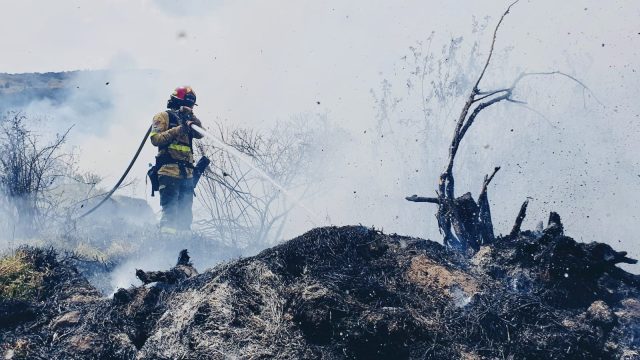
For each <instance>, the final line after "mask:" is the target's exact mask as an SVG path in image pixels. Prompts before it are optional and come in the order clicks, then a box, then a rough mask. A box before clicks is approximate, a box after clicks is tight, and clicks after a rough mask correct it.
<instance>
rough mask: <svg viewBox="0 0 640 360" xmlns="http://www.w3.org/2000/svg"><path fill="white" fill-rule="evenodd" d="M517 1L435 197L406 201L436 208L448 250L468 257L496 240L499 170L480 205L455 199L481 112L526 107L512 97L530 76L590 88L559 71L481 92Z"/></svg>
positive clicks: (467, 107) (473, 94)
mask: <svg viewBox="0 0 640 360" xmlns="http://www.w3.org/2000/svg"><path fill="white" fill-rule="evenodd" d="M518 1H519V0H516V1H514V2H513V3H511V4H510V5H509V6H508V7H507V9H506V11H505V12H504V13H503V14H502V16H501V17H500V20H499V21H498V23H497V25H496V27H495V29H494V31H493V37H492V41H491V47H490V49H489V53H488V55H487V59H486V61H485V63H484V66H483V68H482V70H481V72H480V75H479V76H478V78H477V80H476V81H475V83H474V84H473V87H472V88H471V91H470V93H469V95H468V97H467V100H466V102H465V104H464V106H463V108H462V111H461V112H460V115H459V117H458V119H457V121H456V127H455V130H454V133H453V138H452V140H451V144H450V145H449V157H448V162H447V166H446V168H445V170H444V171H443V172H442V174H441V175H440V180H439V184H438V189H437V191H436V197H421V196H417V195H413V196H409V197H406V200H408V201H413V202H428V203H432V204H437V205H438V211H437V214H436V217H437V220H438V227H439V229H440V232H441V233H442V235H443V237H444V239H443V241H444V244H445V245H446V246H447V247H450V248H454V249H457V250H459V251H462V252H465V253H475V252H476V251H477V250H478V249H479V247H480V246H481V245H484V244H489V243H491V242H493V241H494V240H495V236H494V230H493V222H492V219H491V210H490V206H489V200H488V196H487V188H488V186H489V184H490V183H491V180H492V179H493V177H494V175H495V174H496V172H497V171H498V170H499V169H500V167H496V168H495V169H494V171H493V173H492V174H491V175H490V176H489V175H487V176H485V179H484V182H483V184H482V188H481V191H480V196H479V197H478V202H477V203H476V201H475V200H474V199H473V197H472V196H471V193H469V192H467V193H465V194H464V195H462V196H460V197H455V180H454V175H453V165H454V161H455V158H456V155H457V153H458V149H459V147H460V144H461V142H462V139H463V138H464V136H465V135H466V134H467V132H468V131H469V128H471V126H472V125H473V124H474V122H475V120H476V118H477V117H478V115H479V114H480V112H481V111H482V110H484V109H486V108H488V107H490V106H492V105H495V104H497V103H499V102H502V101H507V102H511V103H514V104H518V105H522V106H525V107H527V106H526V103H525V102H524V101H521V100H518V99H515V98H514V97H513V93H514V90H515V89H516V87H517V86H518V84H519V83H520V82H521V81H522V80H523V79H525V78H527V77H531V76H545V75H547V76H549V75H560V76H564V77H566V78H568V79H570V80H572V81H574V82H576V83H578V84H579V85H580V86H581V87H582V88H583V89H585V90H588V91H590V90H589V88H588V87H587V86H585V85H584V84H583V83H582V82H580V81H579V80H578V79H576V78H575V77H573V76H571V75H568V74H565V73H563V72H560V71H551V72H527V73H522V74H520V75H519V76H518V77H516V79H515V80H514V81H513V83H512V84H511V85H510V86H509V87H504V88H500V89H495V90H488V91H487V90H481V88H480V83H481V82H482V79H483V78H484V75H485V73H486V71H487V68H488V67H489V64H490V63H491V57H492V55H493V51H494V46H495V42H496V37H497V34H498V30H499V29H500V25H501V24H502V22H503V20H504V18H505V17H506V16H507V14H509V11H510V10H511V8H512V7H513V6H514V5H515V4H516V3H518ZM527 108H528V107H527ZM528 109H530V108H528ZM530 110H532V109H530ZM525 215H526V205H523V207H522V209H521V213H520V214H519V215H518V218H517V220H516V225H515V226H514V231H519V230H520V225H521V224H522V220H523V219H524V216H525Z"/></svg>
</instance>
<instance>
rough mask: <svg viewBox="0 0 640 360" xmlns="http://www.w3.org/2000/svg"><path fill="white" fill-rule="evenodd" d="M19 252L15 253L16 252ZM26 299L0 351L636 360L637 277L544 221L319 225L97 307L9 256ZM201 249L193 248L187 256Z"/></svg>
mask: <svg viewBox="0 0 640 360" xmlns="http://www.w3.org/2000/svg"><path fill="white" fill-rule="evenodd" d="M19 253H20V252H19ZM21 254H23V255H22V258H23V259H24V261H26V262H27V263H29V264H30V266H31V268H32V269H33V272H34V273H36V274H41V278H40V279H41V285H40V286H38V287H37V288H38V291H37V292H35V293H32V294H31V295H29V296H26V297H23V298H15V297H14V298H11V299H9V298H8V297H7V293H6V292H5V293H3V294H2V295H3V300H2V302H1V303H0V324H2V329H0V336H1V338H2V352H3V353H4V355H5V358H9V359H17V358H103V359H107V358H108V359H112V358H119V359H131V358H138V359H175V358H185V359H202V358H212V359H226V358H243V359H245V358H251V359H267V358H279V359H320V358H322V359H342V358H353V359H372V358H378V359H384V358H393V359H423V358H427V359H453V358H463V359H498V358H499V359H502V358H514V359H540V358H547V359H578V358H579V359H638V358H640V296H639V295H640V276H637V275H632V274H629V273H627V272H625V271H623V270H621V269H620V268H618V267H616V263H620V262H627V263H630V262H633V260H631V259H629V258H627V257H626V253H624V252H616V251H614V250H613V249H611V247H609V246H608V245H605V244H602V243H590V244H584V243H577V242H575V241H574V240H572V239H571V238H569V237H566V236H564V235H563V234H562V225H561V224H560V223H559V222H552V223H550V225H549V226H548V227H547V228H546V229H545V230H544V231H542V232H529V231H525V232H522V233H520V234H519V235H518V236H516V237H505V238H501V239H499V241H497V242H496V243H495V244H493V245H490V246H484V247H482V248H481V250H480V251H479V252H478V253H477V254H476V255H475V256H474V257H473V258H471V259H466V258H463V257H461V256H460V255H459V254H458V253H455V252H451V251H449V250H446V249H445V248H444V247H443V246H442V245H440V244H438V243H435V242H432V241H429V240H422V239H416V238H408V237H403V236H399V235H387V234H383V233H381V232H379V231H375V230H372V229H368V228H364V227H360V226H350V227H341V228H335V227H330V228H318V229H314V230H312V231H310V232H308V233H306V234H304V235H302V236H300V237H298V238H295V239H293V240H290V241H288V242H286V243H283V244H282V245H279V246H276V247H274V248H271V249H268V250H265V251H263V252H262V253H260V254H258V255H257V256H254V257H250V258H244V259H239V260H237V261H232V262H229V263H226V264H220V265H218V266H216V267H214V268H213V269H210V270H207V271H205V272H204V273H202V274H199V275H198V274H197V271H196V270H195V269H194V268H193V267H192V266H191V265H190V263H189V258H188V256H185V255H186V253H184V252H183V253H182V254H181V257H180V259H179V263H178V265H177V266H176V267H175V268H173V269H171V270H170V271H168V272H159V273H158V272H156V273H145V272H144V271H138V277H139V278H141V279H143V280H145V282H151V281H154V280H159V279H160V280H162V281H159V282H155V283H150V284H148V285H146V286H140V287H132V288H130V289H120V290H119V291H118V292H116V294H115V295H114V296H113V298H109V299H105V298H102V297H101V296H100V295H99V294H98V292H97V291H96V290H95V289H94V288H93V287H92V286H91V285H89V283H88V282H87V281H86V280H85V279H84V278H83V277H82V276H81V275H80V274H79V273H77V272H76V271H75V270H74V267H73V260H72V259H68V258H66V259H65V258H61V257H58V260H56V258H55V257H54V256H53V254H52V253H51V252H47V251H43V250H36V249H30V248H29V249H22V250H21ZM198 256H202V255H198Z"/></svg>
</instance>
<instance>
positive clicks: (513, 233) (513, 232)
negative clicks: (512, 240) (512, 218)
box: [509, 199, 529, 237]
mask: <svg viewBox="0 0 640 360" xmlns="http://www.w3.org/2000/svg"><path fill="white" fill-rule="evenodd" d="M528 205H529V199H527V200H525V201H524V202H523V203H522V206H521V207H520V212H518V217H517V218H516V223H515V224H513V228H512V229H511V233H510V234H509V236H512V237H515V236H518V234H519V233H520V227H521V226H522V221H523V220H524V218H525V217H526V216H527V206H528Z"/></svg>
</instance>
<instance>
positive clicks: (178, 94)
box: [171, 86, 196, 107]
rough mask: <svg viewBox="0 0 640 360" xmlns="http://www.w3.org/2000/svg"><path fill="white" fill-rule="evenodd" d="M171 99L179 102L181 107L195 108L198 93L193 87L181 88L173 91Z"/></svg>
mask: <svg viewBox="0 0 640 360" xmlns="http://www.w3.org/2000/svg"><path fill="white" fill-rule="evenodd" d="M171 99H173V100H174V101H177V102H178V103H179V104H180V106H188V107H193V106H194V105H196V93H195V92H193V89H192V88H191V86H180V87H177V88H176V89H175V90H173V93H172V94H171Z"/></svg>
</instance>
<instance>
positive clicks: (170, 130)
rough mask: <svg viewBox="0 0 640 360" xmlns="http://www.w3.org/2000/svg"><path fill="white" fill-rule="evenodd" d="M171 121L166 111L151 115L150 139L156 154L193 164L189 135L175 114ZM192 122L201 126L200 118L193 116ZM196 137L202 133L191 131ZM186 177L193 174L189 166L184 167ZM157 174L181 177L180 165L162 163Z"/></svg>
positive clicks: (198, 137) (199, 136)
mask: <svg viewBox="0 0 640 360" xmlns="http://www.w3.org/2000/svg"><path fill="white" fill-rule="evenodd" d="M175 118H176V119H174V120H173V121H172V119H171V117H170V116H169V113H168V112H167V111H163V112H160V113H158V114H156V115H155V116H154V117H153V124H152V126H151V134H150V139H151V143H152V144H153V145H154V146H157V147H158V156H166V155H168V156H169V158H170V159H173V160H175V161H177V162H185V163H189V164H193V162H194V160H193V152H192V149H191V146H190V143H191V139H190V138H189V135H188V134H187V133H185V132H184V131H183V129H182V125H179V123H178V120H177V115H176V117H175ZM191 120H193V122H194V124H196V125H198V126H202V123H201V122H200V120H198V119H197V118H196V117H195V116H194V117H193V118H192V119H191ZM192 136H193V137H194V138H196V139H200V138H202V135H200V134H197V133H193V135H192ZM185 170H186V174H185V175H186V177H187V178H190V177H192V176H193V170H192V169H191V168H189V167H187V168H186V169H185ZM158 175H167V176H171V177H176V178H181V177H182V175H181V174H180V167H179V166H178V164H172V163H169V164H164V165H163V166H162V167H161V168H160V169H159V170H158Z"/></svg>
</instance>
